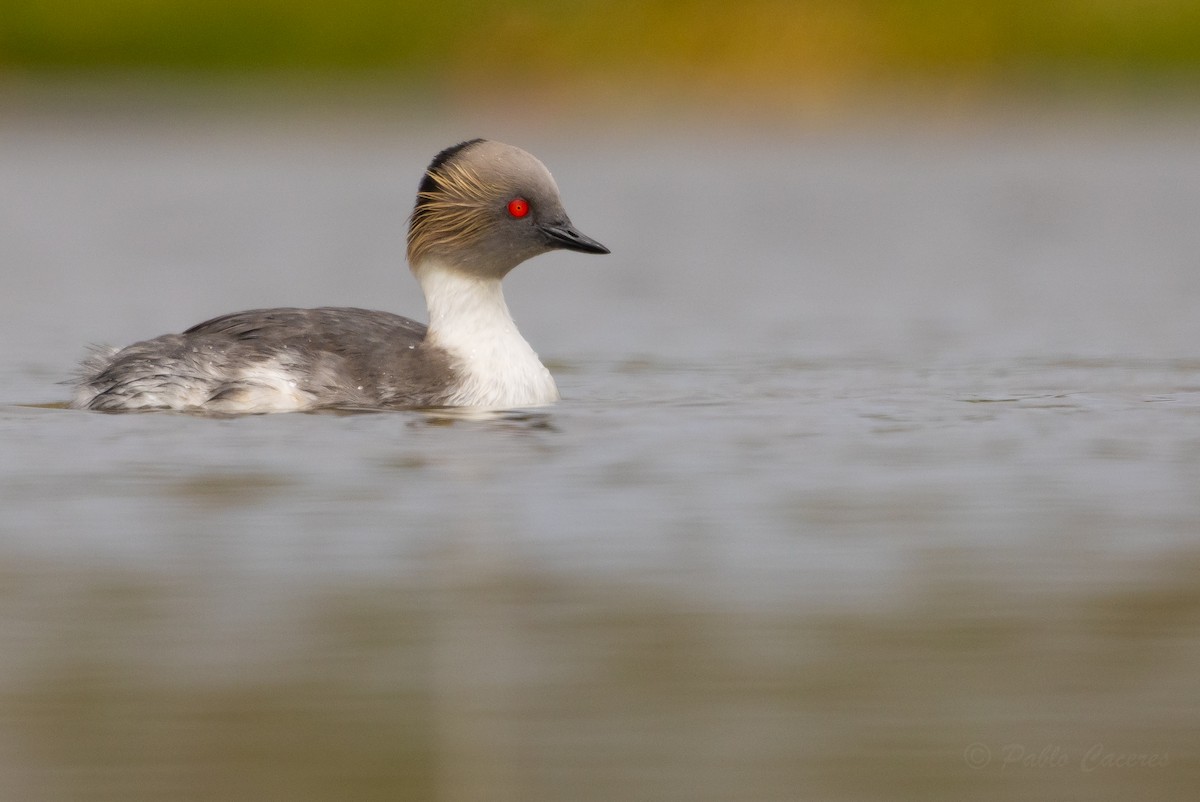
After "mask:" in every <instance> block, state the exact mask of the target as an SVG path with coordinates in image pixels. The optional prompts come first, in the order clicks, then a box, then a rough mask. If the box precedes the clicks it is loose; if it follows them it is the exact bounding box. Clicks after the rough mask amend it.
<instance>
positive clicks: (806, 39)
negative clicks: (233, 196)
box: [0, 0, 1200, 95]
mask: <svg viewBox="0 0 1200 802" xmlns="http://www.w3.org/2000/svg"><path fill="white" fill-rule="evenodd" d="M147 70H153V71H166V72H173V71H179V72H185V73H188V74H195V73H200V74H206V75H215V76H217V77H221V76H225V75H239V74H249V75H262V74H273V73H281V72H293V73H294V72H303V73H309V74H312V75H320V76H326V75H329V76H335V77H344V76H346V75H350V76H351V77H353V76H355V75H373V76H378V75H385V76H387V77H388V79H389V80H399V81H401V82H403V83H405V84H407V85H410V86H413V87H417V88H422V87H423V88H430V89H434V90H437V89H441V88H445V89H462V88H468V89H469V88H473V87H485V86H486V87H492V86H504V87H509V88H511V89H512V90H513V91H514V92H522V91H528V92H531V93H536V92H539V91H544V90H553V91H562V90H563V88H564V87H570V86H572V85H574V84H576V83H577V82H582V83H583V84H596V83H603V82H609V83H612V84H615V85H620V86H621V87H625V88H630V89H637V88H638V87H639V86H644V87H648V88H653V89H660V90H661V89H662V88H677V89H679V90H681V91H685V92H686V91H695V92H697V93H698V94H701V95H712V94H737V93H743V92H754V91H756V90H757V91H761V92H765V93H769V92H772V91H776V90H779V89H781V88H793V87H807V88H810V89H816V90H820V89H822V88H829V87H833V88H837V87H844V86H870V85H872V84H877V83H880V82H890V81H901V82H907V83H916V84H920V83H922V82H936V83H943V84H944V83H955V84H965V85H980V86H997V85H1000V86H1008V85H1014V84H1016V85H1022V84H1029V85H1033V86H1035V87H1036V86H1038V85H1039V84H1042V83H1044V82H1051V83H1054V82H1062V81H1068V82H1072V83H1087V84H1100V85H1114V86H1122V85H1125V86H1128V85H1141V84H1145V83H1146V82H1154V81H1156V80H1159V79H1168V80H1172V81H1175V82H1177V83H1178V82H1179V79H1180V78H1181V77H1183V78H1185V79H1186V78H1189V77H1191V76H1200V3H1197V2H1196V0H1154V2H1130V1H1129V0H1044V2H1032V1H1025V0H976V2H971V3H964V2H954V1H953V0H912V1H911V2H886V1H885V0H850V1H847V0H840V1H839V0H809V1H808V2H784V1H783V0H744V2H741V3H738V4H733V3H726V2H715V1H714V0H692V1H691V2H680V0H615V1H611V0H610V1H608V2H606V1H605V0H514V1H513V2H508V3H493V2H482V0H441V2H438V3H431V2H404V1H401V2H396V1H395V0H391V1H390V2H389V1H388V0H343V2H339V3H331V2H327V0H194V1H193V2H174V1H173V0H5V3H4V11H3V13H2V14H0V76H3V75H5V74H7V75H9V76H12V75H22V74H29V73H37V74H41V73H45V72H62V71H70V72H92V71H101V72H103V71H121V72H130V71H134V72H136V71H147ZM1184 83H1185V84H1186V83H1187V81H1184Z"/></svg>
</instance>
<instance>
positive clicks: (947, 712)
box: [0, 96, 1200, 801]
mask: <svg viewBox="0 0 1200 802" xmlns="http://www.w3.org/2000/svg"><path fill="white" fill-rule="evenodd" d="M1197 130H1198V129H1197V125H1196V118H1195V115H1188V114H1185V115H1179V114H1168V113H1165V112H1162V111H1153V110H1151V111H1147V110H1141V111H1137V112H1132V111H1131V112H1121V113H1117V112H1114V113H1112V114H1110V115H1107V116H1104V115H1096V114H1091V115H1086V116H1078V117H1069V116H1065V115H1058V116H1054V117H1050V116H1047V115H1045V114H1044V113H1043V112H1040V111H1039V110H1038V109H1036V108H1030V109H1009V110H996V111H995V112H994V113H992V114H989V115H988V116H986V117H984V118H983V119H980V120H975V121H970V122H964V121H962V120H958V121H953V120H940V121H938V120H935V121H926V122H922V121H920V120H917V119H915V118H914V119H903V120H897V119H894V118H887V119H883V118H880V119H872V120H865V119H864V120H863V121H860V122H849V123H846V124H844V125H839V126H800V125H797V126H777V127H774V128H771V129H770V130H768V131H766V132H762V131H760V132H753V131H751V130H750V129H748V128H745V129H740V130H738V131H724V130H721V129H713V128H712V127H711V126H702V127H689V126H688V125H685V124H683V123H679V124H674V125H669V126H666V127H664V126H662V125H657V126H645V125H636V124H632V123H628V122H627V123H626V124H625V125H623V126H618V127H612V128H607V127H603V126H600V127H594V126H589V125H582V124H574V125H570V126H566V127H560V128H555V127H553V126H550V125H548V124H547V121H546V120H545V119H539V120H536V121H526V122H521V121H519V120H515V119H513V118H506V117H502V116H498V115H488V114H481V115H475V116H472V115H470V114H466V113H459V114H453V113H447V114H446V115H445V116H444V117H432V118H430V117H427V118H422V119H410V118H408V117H406V116H405V115H404V114H403V113H401V112H399V111H396V110H392V111H389V112H387V113H378V112H368V111H365V110H364V111H361V112H359V113H350V112H347V111H346V110H344V109H343V110H339V112H338V113H337V114H331V113H329V112H317V111H312V110H309V111H300V110H292V111H287V110H282V111H281V110H279V109H276V110H275V111H274V112H271V113H258V112H256V111H254V110H252V109H249V108H246V107H241V108H240V109H237V108H235V109H233V110H228V109H227V110H220V109H215V110H214V109H213V108H211V107H209V106H206V105H204V104H200V105H198V106H195V107H192V106H189V105H187V104H180V103H178V102H177V103H175V105H171V106H168V107H167V108H166V109H165V110H164V109H156V108H153V107H143V106H139V105H137V104H133V105H132V106H122V105H120V104H117V105H112V104H109V105H105V104H103V103H101V104H98V105H89V104H87V103H74V102H64V101H59V102H40V101H36V100H30V99H29V97H26V96H19V97H15V98H14V97H8V103H7V105H6V110H5V111H3V112H0V260H2V262H3V269H4V292H3V294H2V295H0V388H2V389H0V431H2V436H0V437H2V439H0V442H2V443H3V445H2V447H0V798H2V799H21V800H66V799H96V800H141V799H146V800H164V799H181V800H208V799H211V800H265V799H289V800H318V799H322V800H323V799H354V800H373V799H379V800H385V799H386V800H396V799H437V800H480V799H487V800H541V799H546V800H558V799H561V800H612V799H630V800H808V799H826V800H862V799H881V798H889V799H913V800H918V799H919V800H924V801H928V800H965V799H971V800H992V799H996V800H999V799H1006V800H1007V799H1014V798H1017V799H1064V798H1076V799H1113V800H1117V799H1120V800H1125V799H1133V798H1138V799H1183V798H1188V797H1189V796H1191V795H1192V794H1194V792H1195V787H1196V784H1197V782H1198V781H1200V756H1198V749H1200V735H1198V733H1200V675H1198V672H1197V670H1196V666H1197V664H1198V662H1197V661H1198V660H1200V315H1198V314H1197V305H1198V303H1200V225H1198V223H1200V136H1197V135H1196V131H1197ZM475 135H485V136H491V137H494V138H498V139H503V140H507V141H511V142H513V143H515V144H520V145H522V146H524V147H526V148H528V149H530V150H532V151H533V152H535V153H537V154H538V155H539V156H541V157H542V158H543V160H544V161H546V163H547V164H548V165H549V166H550V167H551V169H552V170H553V171H554V172H555V174H556V177H557V178H558V181H559V184H560V186H561V187H562V189H563V193H564V196H565V199H566V202H567V206H568V209H569V210H570V211H571V214H572V217H573V218H574V220H575V222H576V223H577V224H578V225H579V227H580V228H581V229H582V230H583V231H585V232H586V233H588V234H590V235H592V236H595V237H596V238H598V239H599V240H601V241H602V242H604V243H605V244H607V245H609V246H610V247H611V248H612V250H613V255H612V256H609V257H603V258H597V257H584V256H581V255H575V254H554V255H548V256H544V257H539V258H538V259H537V260H535V261H533V262H532V263H530V264H528V265H526V266H524V267H522V268H521V269H520V270H518V272H517V273H516V274H514V275H513V276H512V278H511V280H510V281H509V282H508V285H507V292H508V297H509V301H510V305H511V306H512V308H513V311H514V314H515V315H516V317H517V320H518V322H519V323H520V324H521V327H522V330H523V332H524V333H525V334H526V336H527V338H528V339H529V340H530V341H531V342H532V343H533V345H534V347H535V348H536V349H537V350H538V351H539V352H540V353H541V354H542V356H543V357H544V358H545V360H546V361H547V363H548V364H549V365H550V366H551V368H552V369H553V370H554V372H555V374H556V376H557V377H558V379H559V384H560V387H561V388H562V390H563V393H564V396H565V397H566V400H565V401H563V402H562V403H561V404H559V405H557V406H555V407H553V408H550V409H545V410H539V411H536V412H533V413H530V414H514V415H511V416H506V417H503V418H501V419H496V420H489V421H464V420H445V419H436V418H430V417H427V416H423V415H420V414H415V413H411V414H410V413H386V414H363V415H333V414H318V415H277V416H257V417H246V418H237V419H220V420H213V419H204V418H199V417H193V416H186V415H174V414H148V415H135V416H106V415H99V414H91V413H82V412H74V411H68V410H64V409H59V408H53V407H44V406H37V405H45V404H51V403H53V402H57V401H62V400H65V399H66V398H67V390H66V388H65V387H63V386H60V385H59V384H57V383H56V382H59V381H61V380H63V379H65V378H67V377H68V376H69V374H70V371H71V369H72V366H73V365H74V363H75V362H76V361H77V360H78V359H79V357H80V356H82V354H83V350H84V346H85V344H86V343H89V342H112V343H126V342H129V341H132V340H135V339H140V338H144V337H149V336H153V335H157V334H160V333H163V332H166V331H171V330H180V329H182V328H184V327H186V326H189V325H191V324H193V323H195V322H198V321H200V320H202V319H205V318H207V317H209V316H212V315H214V314H218V313H221V312H228V311H233V310H236V309H244V308H252V307H258V306H269V305H300V306H305V305H319V304H348V305H360V306H368V307H374V308H386V309H389V310H393V311H397V312H401V313H408V314H412V315H414V316H417V317H421V316H423V312H422V305H421V299H420V296H419V293H418V291H417V289H416V287H415V284H414V283H413V282H412V280H411V278H410V277H409V276H408V274H407V272H406V270H405V268H404V266H403V264H402V262H401V256H402V251H403V224H404V220H405V216H406V215H407V212H408V209H409V206H410V204H411V200H412V193H413V191H414V189H415V186H416V182H417V180H418V178H419V175H420V171H421V170H422V169H423V167H424V166H425V164H426V162H427V161H428V160H429V158H430V157H431V156H432V155H433V153H435V152H436V151H437V150H438V149H439V148H441V147H443V146H445V145H447V144H451V143H452V142H455V141H457V140H460V139H463V138H466V137H470V136H475Z"/></svg>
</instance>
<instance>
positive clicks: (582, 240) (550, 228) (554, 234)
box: [540, 221, 611, 253]
mask: <svg viewBox="0 0 1200 802" xmlns="http://www.w3.org/2000/svg"><path fill="white" fill-rule="evenodd" d="M540 228H541V230H542V233H543V234H545V235H546V239H547V240H548V241H549V242H550V244H551V245H553V246H554V247H556V248H565V249H567V250H569V251H581V252H582V253H611V251H609V250H608V248H605V247H604V246H603V245H601V244H600V243H599V242H596V240H594V239H592V238H591V237H589V236H586V235H584V234H580V233H579V232H578V231H576V230H575V226H573V225H571V223H570V221H567V222H565V223H547V224H545V225H543V226H540Z"/></svg>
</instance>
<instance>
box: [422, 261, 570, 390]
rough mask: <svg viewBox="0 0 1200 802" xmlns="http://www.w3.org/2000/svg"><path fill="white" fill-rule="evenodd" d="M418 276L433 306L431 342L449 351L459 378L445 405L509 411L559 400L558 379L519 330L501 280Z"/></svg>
mask: <svg viewBox="0 0 1200 802" xmlns="http://www.w3.org/2000/svg"><path fill="white" fill-rule="evenodd" d="M415 272H417V278H418V279H419V280H420V282H421V287H422V289H424V290H425V299H426V302H427V303H428V305H429V334H428V338H429V341H430V343H431V344H433V345H436V346H438V347H440V348H443V349H445V350H446V351H447V352H448V353H450V355H451V358H452V359H453V361H454V367H455V370H456V372H457V374H458V376H459V378H460V381H459V384H458V386H457V387H455V388H454V391H453V392H452V395H451V398H450V399H449V400H448V402H447V403H449V404H452V405H455V406H466V407H481V408H490V409H508V408H511V407H526V406H540V405H543V404H551V403H553V402H555V401H557V400H558V398H559V395H558V387H557V386H556V385H555V384H554V378H553V377H552V376H551V375H550V371H548V370H546V367H545V366H544V365H543V364H542V363H541V360H539V359H538V355H537V354H536V353H535V352H534V350H533V348H531V347H530V345H529V343H528V342H526V341H525V338H524V337H522V336H521V333H520V332H519V331H517V325H516V323H514V322H513V319H512V315H511V314H509V311H508V305H507V304H506V303H505V302H504V293H503V292H502V291H501V289H500V281H499V280H498V279H481V278H478V277H474V276H467V275H464V274H463V273H461V272H459V271H456V270H452V269H441V268H439V267H438V266H436V265H428V266H423V267H422V269H421V270H420V271H415Z"/></svg>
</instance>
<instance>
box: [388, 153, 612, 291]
mask: <svg viewBox="0 0 1200 802" xmlns="http://www.w3.org/2000/svg"><path fill="white" fill-rule="evenodd" d="M558 248H565V249H568V250H573V251H582V252H584V253H608V252H609V251H608V248H605V247H604V246H603V245H601V244H600V243H599V242H596V241H595V240H594V239H592V238H590V237H587V236H584V235H583V234H581V233H580V232H579V231H577V230H576V229H575V227H574V225H572V224H571V220H570V218H568V217H567V213H566V211H565V210H564V209H563V205H562V199H561V198H560V197H559V194H558V186H557V185H556V184H555V183H554V178H553V177H552V176H551V175H550V171H549V170H547V169H546V166H545V165H543V164H542V163H541V162H540V161H538V160H537V159H536V158H534V157H533V156H532V155H530V154H529V153H526V152H525V151H523V150H521V149H520V148H515V147H513V146H512V145H505V144H503V143H501V142H492V141H489V140H485V139H472V140H469V141H467V142H463V143H461V144H458V145H454V146H453V147H449V148H446V149H445V150H443V151H442V152H441V153H439V154H438V155H437V156H436V157H435V158H434V160H433V162H432V163H430V165H429V168H428V169H427V170H426V171H425V177H424V178H423V179H422V181H421V186H420V189H419V190H418V192H417V203H416V206H415V208H414V209H413V213H412V216H411V217H410V218H409V226H408V262H409V266H410V267H411V268H412V270H413V272H414V273H417V274H418V276H419V275H420V272H421V270H422V269H423V267H424V266H426V265H428V264H436V265H438V266H439V267H440V268H442V269H451V270H456V271H462V272H464V273H466V274H469V275H475V276H479V277H481V278H495V279H500V278H503V277H504V276H505V275H506V274H507V273H508V272H509V271H510V270H512V269H513V268H514V267H516V266H517V265H519V264H520V263H521V262H523V261H525V260H526V259H529V258H530V257H533V256H537V255H538V254H540V253H546V252H547V251H552V250H555V249H558Z"/></svg>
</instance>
